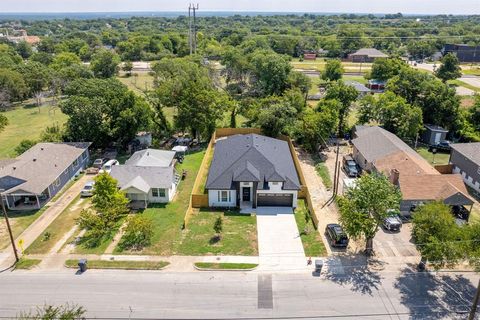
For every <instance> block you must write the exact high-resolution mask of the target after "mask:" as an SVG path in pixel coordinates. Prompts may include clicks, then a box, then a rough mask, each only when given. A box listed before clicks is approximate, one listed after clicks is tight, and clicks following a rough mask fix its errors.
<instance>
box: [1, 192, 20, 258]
mask: <svg viewBox="0 0 480 320" xmlns="http://www.w3.org/2000/svg"><path fill="white" fill-rule="evenodd" d="M0 202H1V203H2V210H3V216H4V217H5V223H6V224H7V229H8V234H9V235H10V242H11V243H12V249H13V254H14V255H15V262H18V260H19V259H18V253H17V247H16V246H15V239H13V233H12V228H11V227H10V221H8V215H7V210H6V209H5V203H3V194H1V193H0Z"/></svg>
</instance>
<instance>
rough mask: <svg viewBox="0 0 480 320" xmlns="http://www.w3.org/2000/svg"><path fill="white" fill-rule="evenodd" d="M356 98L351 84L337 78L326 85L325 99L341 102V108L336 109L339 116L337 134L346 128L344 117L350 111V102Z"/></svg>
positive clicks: (355, 90)
mask: <svg viewBox="0 0 480 320" xmlns="http://www.w3.org/2000/svg"><path fill="white" fill-rule="evenodd" d="M357 98H358V91H357V89H355V88H354V87H353V86H349V85H346V84H345V83H344V82H343V81H341V80H339V81H336V82H333V83H330V84H329V86H328V87H327V92H326V94H325V98H324V99H325V100H337V101H339V102H340V103H341V108H340V109H339V111H338V117H339V123H338V126H339V130H338V132H339V134H340V135H343V133H344V132H345V130H346V128H345V127H346V119H347V117H348V114H349V112H350V108H351V106H352V103H353V102H354V101H355V100H356V99H357Z"/></svg>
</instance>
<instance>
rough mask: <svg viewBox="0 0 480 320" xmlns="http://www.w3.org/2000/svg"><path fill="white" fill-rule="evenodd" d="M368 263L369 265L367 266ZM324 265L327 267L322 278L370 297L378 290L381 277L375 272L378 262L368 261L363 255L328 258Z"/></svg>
mask: <svg viewBox="0 0 480 320" xmlns="http://www.w3.org/2000/svg"><path fill="white" fill-rule="evenodd" d="M367 262H369V264H367ZM325 263H326V264H327V265H328V268H327V270H326V271H325V273H323V274H324V276H325V278H326V279H327V280H330V281H333V282H335V283H337V284H340V285H342V286H350V287H351V288H350V289H351V290H352V291H354V292H359V293H361V294H368V295H372V293H373V291H374V290H378V289H379V286H380V282H381V279H382V278H381V276H380V274H379V273H378V272H377V271H376V268H375V267H376V266H378V264H381V262H380V261H377V260H372V259H369V260H368V261H367V258H366V257H365V256H364V255H359V254H357V255H345V256H332V257H329V258H328V259H327V260H326V261H325Z"/></svg>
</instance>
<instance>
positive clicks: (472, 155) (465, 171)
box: [450, 142, 480, 192]
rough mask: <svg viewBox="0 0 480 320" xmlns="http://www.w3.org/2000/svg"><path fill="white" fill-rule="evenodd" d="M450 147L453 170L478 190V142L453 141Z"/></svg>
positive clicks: (479, 143) (479, 148)
mask: <svg viewBox="0 0 480 320" xmlns="http://www.w3.org/2000/svg"><path fill="white" fill-rule="evenodd" d="M451 147H452V152H451V153H450V164H452V166H453V172H454V173H458V174H460V175H461V176H462V178H463V181H464V182H465V183H466V184H467V185H469V186H470V187H472V188H473V189H475V190H476V191H477V192H480V142H474V143H454V144H452V145H451Z"/></svg>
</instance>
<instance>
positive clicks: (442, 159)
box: [417, 148, 450, 165]
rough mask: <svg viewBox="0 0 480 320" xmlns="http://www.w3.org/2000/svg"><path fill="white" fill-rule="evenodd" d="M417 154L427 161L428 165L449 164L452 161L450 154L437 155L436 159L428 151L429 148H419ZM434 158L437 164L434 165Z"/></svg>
mask: <svg viewBox="0 0 480 320" xmlns="http://www.w3.org/2000/svg"><path fill="white" fill-rule="evenodd" d="M417 152H418V154H420V155H421V156H422V157H423V158H424V159H425V160H427V161H428V163H430V164H432V165H443V164H448V160H449V159H450V154H449V153H437V154H435V157H434V155H433V153H431V152H429V151H428V148H417ZM434 158H435V163H433V160H434Z"/></svg>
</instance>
